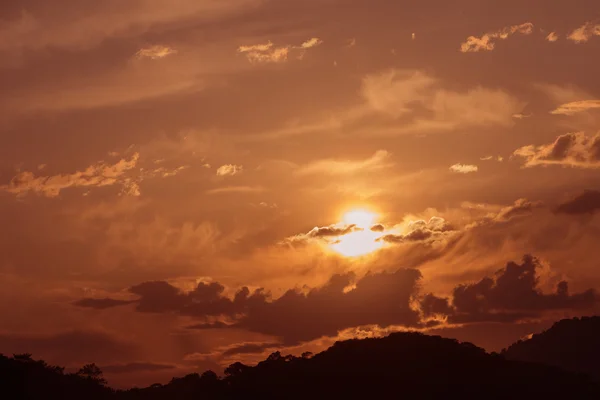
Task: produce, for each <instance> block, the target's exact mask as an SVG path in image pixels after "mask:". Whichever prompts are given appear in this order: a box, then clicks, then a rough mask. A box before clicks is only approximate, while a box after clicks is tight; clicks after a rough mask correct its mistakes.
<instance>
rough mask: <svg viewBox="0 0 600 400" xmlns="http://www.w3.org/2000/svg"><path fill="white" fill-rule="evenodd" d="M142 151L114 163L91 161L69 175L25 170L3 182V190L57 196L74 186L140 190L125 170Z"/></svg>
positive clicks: (137, 192) (136, 192)
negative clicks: (82, 168) (127, 176)
mask: <svg viewBox="0 0 600 400" xmlns="http://www.w3.org/2000/svg"><path fill="white" fill-rule="evenodd" d="M139 157H140V155H139V153H134V154H133V155H132V156H131V158H130V159H125V158H123V159H121V160H119V161H117V162H116V163H114V164H108V163H105V162H99V163H97V164H93V165H90V166H89V167H87V168H86V169H85V170H83V171H77V172H74V173H71V174H66V175H53V176H35V174H34V173H33V172H29V171H24V172H20V173H18V174H17V175H16V176H15V177H13V178H12V179H11V181H10V183H9V184H8V185H1V186H0V190H4V191H6V192H9V193H13V194H16V195H17V196H23V195H26V194H27V193H29V192H32V193H35V194H38V195H43V196H46V197H56V196H58V195H59V194H60V192H61V191H62V190H64V189H67V188H71V187H102V186H111V185H115V184H121V185H123V186H124V188H125V190H132V189H133V192H132V193H134V194H139V190H137V187H136V186H132V185H134V182H132V181H131V180H128V179H127V178H125V174H126V173H127V172H128V171H130V170H132V169H134V168H135V167H136V165H137V163H138V160H139Z"/></svg>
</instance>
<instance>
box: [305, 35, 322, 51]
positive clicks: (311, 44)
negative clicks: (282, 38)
mask: <svg viewBox="0 0 600 400" xmlns="http://www.w3.org/2000/svg"><path fill="white" fill-rule="evenodd" d="M322 43H323V41H322V40H321V39H319V38H316V37H314V38H310V39H308V40H307V41H306V42H304V43H302V44H301V45H300V47H302V48H303V49H310V48H311V47H316V46H318V45H320V44H322Z"/></svg>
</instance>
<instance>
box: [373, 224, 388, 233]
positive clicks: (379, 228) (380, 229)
mask: <svg viewBox="0 0 600 400" xmlns="http://www.w3.org/2000/svg"><path fill="white" fill-rule="evenodd" d="M371 230H372V231H373V232H383V231H385V226H383V225H382V224H376V225H373V226H372V227H371Z"/></svg>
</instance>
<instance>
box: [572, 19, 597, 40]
mask: <svg viewBox="0 0 600 400" xmlns="http://www.w3.org/2000/svg"><path fill="white" fill-rule="evenodd" d="M593 36H600V24H593V23H591V22H586V23H585V24H583V25H582V26H580V27H579V28H577V29H575V30H574V31H573V32H571V33H570V34H569V35H568V36H567V39H569V40H572V41H573V42H575V43H578V44H579V43H586V42H587V41H588V40H590V39H591V38H592V37H593Z"/></svg>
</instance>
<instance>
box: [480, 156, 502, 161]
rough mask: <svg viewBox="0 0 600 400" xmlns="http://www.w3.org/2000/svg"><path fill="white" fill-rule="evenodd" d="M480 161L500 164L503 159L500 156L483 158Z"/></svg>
mask: <svg viewBox="0 0 600 400" xmlns="http://www.w3.org/2000/svg"><path fill="white" fill-rule="evenodd" d="M480 160H481V161H498V162H502V161H504V157H502V156H496V157H494V156H485V157H481V158H480Z"/></svg>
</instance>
